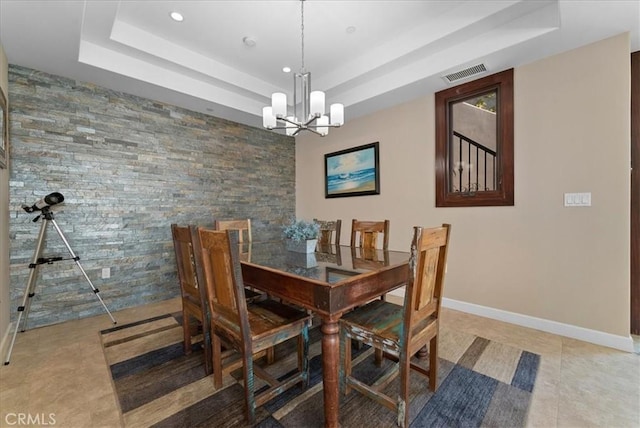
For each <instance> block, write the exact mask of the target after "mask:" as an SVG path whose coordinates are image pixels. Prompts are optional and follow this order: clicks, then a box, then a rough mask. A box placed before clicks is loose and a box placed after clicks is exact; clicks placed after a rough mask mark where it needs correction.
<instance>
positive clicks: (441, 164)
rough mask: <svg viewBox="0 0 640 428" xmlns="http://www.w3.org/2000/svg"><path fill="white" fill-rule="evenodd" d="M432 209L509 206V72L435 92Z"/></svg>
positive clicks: (511, 116)
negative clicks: (434, 163)
mask: <svg viewBox="0 0 640 428" xmlns="http://www.w3.org/2000/svg"><path fill="white" fill-rule="evenodd" d="M435 103H436V106H435V107H436V108H435V110H436V207H474V206H501V205H513V201H514V196H513V194H514V188H513V69H509V70H506V71H503V72H501V73H496V74H493V75H491V76H487V77H484V78H481V79H478V80H474V81H472V82H467V83H463V84H461V85H458V86H455V87H452V88H448V89H445V90H443V91H440V92H437V93H436V97H435Z"/></svg>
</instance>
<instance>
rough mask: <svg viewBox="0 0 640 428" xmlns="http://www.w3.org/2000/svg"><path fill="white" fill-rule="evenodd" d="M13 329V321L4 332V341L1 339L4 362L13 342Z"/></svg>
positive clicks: (0, 355) (1, 352)
mask: <svg viewBox="0 0 640 428" xmlns="http://www.w3.org/2000/svg"><path fill="white" fill-rule="evenodd" d="M12 331H13V323H12V322H10V323H9V326H8V327H7V331H5V332H4V335H3V336H2V341H0V358H2V364H4V359H5V357H6V355H7V351H8V350H9V349H8V348H9V342H11V332H12Z"/></svg>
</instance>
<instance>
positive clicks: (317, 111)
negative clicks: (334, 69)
mask: <svg viewBox="0 0 640 428" xmlns="http://www.w3.org/2000/svg"><path fill="white" fill-rule="evenodd" d="M311 114H312V115H314V116H315V117H320V116H322V115H323V114H324V92H322V91H313V92H311Z"/></svg>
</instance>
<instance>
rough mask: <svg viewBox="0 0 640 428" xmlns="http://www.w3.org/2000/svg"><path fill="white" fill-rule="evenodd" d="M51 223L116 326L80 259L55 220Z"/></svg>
mask: <svg viewBox="0 0 640 428" xmlns="http://www.w3.org/2000/svg"><path fill="white" fill-rule="evenodd" d="M51 223H53V226H54V227H55V228H56V231H57V232H58V235H60V238H61V239H62V242H64V245H65V246H66V247H67V250H69V254H71V257H73V260H74V261H75V262H76V265H78V267H79V268H80V271H81V272H82V275H84V278H85V279H86V280H87V282H88V283H89V285H90V286H91V289H92V290H93V293H94V294H95V295H96V297H97V298H98V300H100V303H101V304H102V307H103V308H104V310H105V311H106V312H107V314H108V315H109V318H111V321H113V323H114V324H117V323H116V320H115V319H114V318H113V316H112V315H111V312H109V309H107V305H105V304H104V301H103V300H102V297H100V294H99V293H100V290H98V289H97V288H96V287H94V286H93V283H92V282H91V280H90V279H89V276H88V275H87V273H86V272H85V271H84V269H83V268H82V265H81V264H80V257H78V256H76V255H75V253H74V252H73V250H72V249H71V246H70V245H69V242H67V239H66V238H65V237H64V234H63V233H62V230H61V229H60V227H59V226H58V223H56V221H55V219H51Z"/></svg>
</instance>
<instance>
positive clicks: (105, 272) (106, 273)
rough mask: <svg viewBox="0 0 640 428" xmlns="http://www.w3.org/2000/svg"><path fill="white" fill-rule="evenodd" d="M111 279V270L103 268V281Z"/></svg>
mask: <svg viewBox="0 0 640 428" xmlns="http://www.w3.org/2000/svg"><path fill="white" fill-rule="evenodd" d="M109 278H111V268H108V267H106V268H102V279H109Z"/></svg>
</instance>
